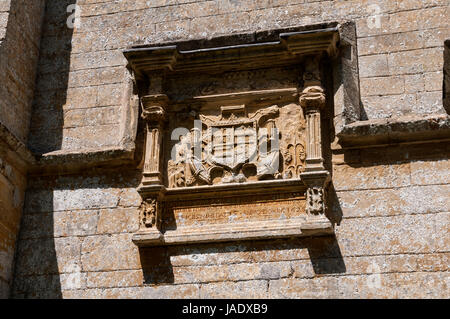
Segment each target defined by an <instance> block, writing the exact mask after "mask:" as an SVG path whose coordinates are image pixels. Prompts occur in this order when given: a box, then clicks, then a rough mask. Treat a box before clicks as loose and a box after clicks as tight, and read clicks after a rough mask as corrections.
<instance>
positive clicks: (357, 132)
mask: <svg viewBox="0 0 450 319" xmlns="http://www.w3.org/2000/svg"><path fill="white" fill-rule="evenodd" d="M337 137H338V138H339V141H338V143H339V144H340V146H341V147H342V148H360V147H370V146H379V145H385V144H396V143H411V142H424V141H431V140H442V139H450V116H449V115H447V114H442V115H429V116H424V117H421V116H417V115H415V116H401V117H396V118H389V119H374V120H367V121H358V122H354V123H352V124H348V125H346V126H344V128H343V129H342V131H341V132H340V133H338V134H337Z"/></svg>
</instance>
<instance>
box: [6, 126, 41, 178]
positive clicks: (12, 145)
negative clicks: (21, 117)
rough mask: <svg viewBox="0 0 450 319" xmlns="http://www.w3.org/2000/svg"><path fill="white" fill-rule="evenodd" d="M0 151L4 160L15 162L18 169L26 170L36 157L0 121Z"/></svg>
mask: <svg viewBox="0 0 450 319" xmlns="http://www.w3.org/2000/svg"><path fill="white" fill-rule="evenodd" d="M0 151H1V153H0V154H1V155H3V156H5V157H6V160H9V162H11V163H13V164H15V166H17V167H18V168H19V169H21V170H24V171H26V170H27V168H28V167H29V166H30V165H33V164H35V163H36V159H35V157H34V155H33V154H32V153H31V151H30V150H29V149H28V148H27V146H26V145H25V144H24V143H23V142H21V141H20V140H19V139H18V138H17V137H15V136H14V134H12V133H11V132H10V131H9V129H8V128H7V127H6V126H4V125H3V124H2V123H0Z"/></svg>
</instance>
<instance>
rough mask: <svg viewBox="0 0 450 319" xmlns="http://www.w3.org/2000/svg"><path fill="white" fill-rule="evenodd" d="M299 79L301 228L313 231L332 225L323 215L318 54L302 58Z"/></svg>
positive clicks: (324, 189) (327, 179)
mask: <svg viewBox="0 0 450 319" xmlns="http://www.w3.org/2000/svg"><path fill="white" fill-rule="evenodd" d="M303 80H304V89H303V91H302V93H301V94H300V105H301V106H302V108H303V109H304V111H305V116H306V124H307V129H306V130H307V144H306V168H305V172H304V173H302V174H301V175H300V176H301V178H302V180H303V182H304V183H305V185H306V186H307V187H308V189H307V192H306V213H307V221H306V223H305V225H304V226H303V227H302V230H304V231H311V232H315V231H319V230H321V229H328V228H330V227H332V225H331V223H330V221H329V220H328V218H327V217H326V216H325V212H326V195H327V188H328V184H329V182H330V173H329V172H328V171H327V170H325V168H324V165H323V162H324V160H323V155H322V133H321V124H320V123H321V119H320V116H321V111H322V110H323V109H324V107H325V104H326V103H325V102H326V100H325V92H324V89H323V87H322V82H321V78H320V65H319V57H318V56H313V57H308V58H306V60H305V72H304V75H303Z"/></svg>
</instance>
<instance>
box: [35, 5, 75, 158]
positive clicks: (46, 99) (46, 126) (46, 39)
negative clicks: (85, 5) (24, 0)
mask: <svg viewBox="0 0 450 319" xmlns="http://www.w3.org/2000/svg"><path fill="white" fill-rule="evenodd" d="M75 4H76V0H49V1H46V8H45V19H44V25H43V29H42V37H41V45H40V56H39V63H38V70H37V78H36V89H35V95H34V100H33V109H32V114H31V124H30V133H29V137H28V147H29V149H30V150H31V151H32V152H33V153H35V154H43V153H48V152H52V151H56V150H60V149H61V145H62V139H63V127H64V108H70V107H76V105H66V104H67V90H68V86H69V83H68V82H69V71H70V55H71V51H72V35H73V27H72V26H73V22H74V17H75V15H74V9H72V7H73V8H74V6H75ZM71 10H72V11H71ZM67 11H69V12H67ZM80 96H82V94H80ZM73 104H75V102H74V103H73ZM79 104H82V99H81V100H80V101H79ZM78 107H80V106H78Z"/></svg>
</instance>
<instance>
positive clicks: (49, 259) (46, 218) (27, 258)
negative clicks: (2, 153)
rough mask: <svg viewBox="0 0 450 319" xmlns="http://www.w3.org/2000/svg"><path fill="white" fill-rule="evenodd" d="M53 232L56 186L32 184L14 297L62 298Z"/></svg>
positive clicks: (27, 200) (29, 190)
mask: <svg viewBox="0 0 450 319" xmlns="http://www.w3.org/2000/svg"><path fill="white" fill-rule="evenodd" d="M36 195H37V196H36ZM53 234H54V220H53V190H52V189H51V188H49V189H47V190H40V189H39V190H37V189H32V188H29V189H28V190H27V194H26V197H25V207H24V213H23V216H22V222H21V228H20V233H19V239H18V243H17V249H16V258H15V269H14V278H13V279H14V280H13V286H12V289H11V298H15V299H17V298H39V299H40V298H51V299H59V298H62V293H61V282H60V275H59V270H58V262H57V253H56V246H55V239H54V238H53Z"/></svg>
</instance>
